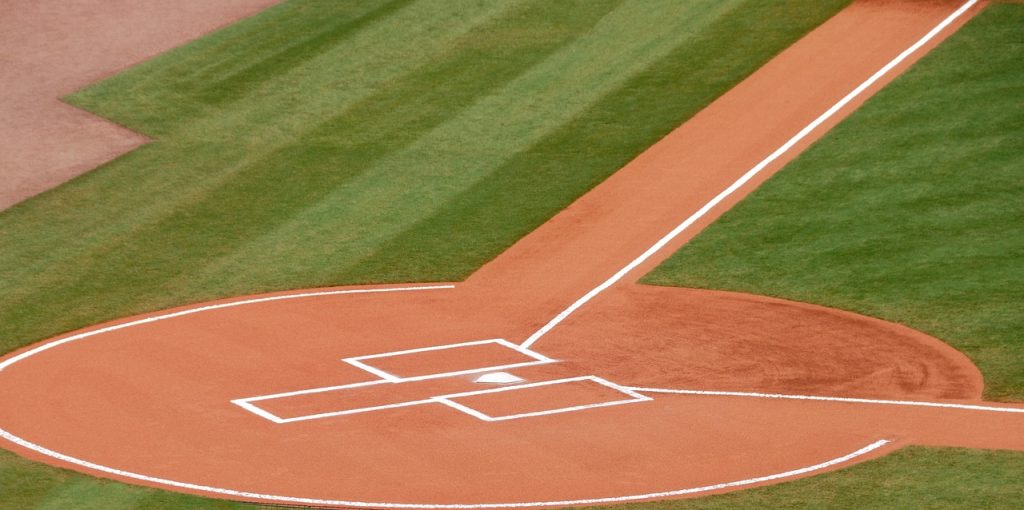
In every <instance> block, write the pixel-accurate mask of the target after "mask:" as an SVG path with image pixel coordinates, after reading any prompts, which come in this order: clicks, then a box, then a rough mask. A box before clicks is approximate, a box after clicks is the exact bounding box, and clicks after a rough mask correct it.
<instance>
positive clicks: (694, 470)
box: [0, 285, 1021, 507]
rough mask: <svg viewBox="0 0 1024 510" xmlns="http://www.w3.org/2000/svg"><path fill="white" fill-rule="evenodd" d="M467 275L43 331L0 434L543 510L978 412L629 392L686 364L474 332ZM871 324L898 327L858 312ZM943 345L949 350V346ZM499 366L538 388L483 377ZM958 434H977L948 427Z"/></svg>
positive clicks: (168, 478)
mask: <svg viewBox="0 0 1024 510" xmlns="http://www.w3.org/2000/svg"><path fill="white" fill-rule="evenodd" d="M468 287H469V288H468V289H466V291H463V290H461V289H460V288H451V286H447V285H441V286H418V287H403V288H350V289H333V290H322V291H315V292H307V293H299V294H278V295H271V296H261V297H255V298H248V299H242V300H232V301H225V302H218V303H210V304H206V305H201V306H195V307H189V308H183V309H178V310H171V311H168V312H164V313H161V314H158V315H150V316H144V317H139V318H135V319H130V320H126V321H121V322H118V323H114V324H110V325H105V326H101V327H98V328H93V329H90V330H86V331H83V332H80V333H77V334H74V335H71V336H67V337H64V338H62V339H57V340H54V341H51V342H49V343H43V344H40V345H38V346H36V347H34V348H32V349H29V350H26V351H24V352H22V353H18V354H15V355H14V356H11V357H8V358H7V359H6V360H5V361H4V362H3V364H2V371H0V396H2V398H3V399H4V401H5V402H7V404H8V405H6V406H4V407H3V408H2V410H0V424H2V426H3V430H4V432H3V436H4V437H5V438H6V439H8V440H10V441H14V442H15V443H17V444H18V445H19V446H20V447H23V448H28V449H30V450H31V452H32V454H34V455H36V456H38V455H45V456H48V457H50V458H48V459H46V460H47V461H49V462H54V461H57V462H58V463H61V464H70V465H73V466H74V467H75V468H77V469H83V468H84V469H86V470H87V471H92V472H97V471H98V474H101V475H105V476H113V477H116V478H120V479H127V480H129V481H133V482H136V483H144V484H149V485H156V486H163V487H171V488H177V489H180V490H186V491H192V492H203V493H213V494H214V495H225V496H230V497H235V498H240V499H253V500H275V501H280V502H302V503H310V504H324V505H330V504H335V505H365V506H374V507H385V506H420V505H426V506H428V507H429V506H436V507H442V506H453V505H454V506H470V507H485V506H523V505H525V506H544V505H565V504H585V503H600V502H614V501H629V500H633V499H648V498H657V497H669V496H684V495H690V494H699V493H706V492H711V491H722V490H729V489H736V488H742V487H746V486H750V485H754V484H758V483H767V482H771V481H776V480H780V479H787V478H792V477H794V476H800V475H805V474H813V473H815V472H818V471H821V470H824V469H828V468H833V467H838V466H840V465H842V464H845V463H849V462H851V461H853V460H862V459H863V458H869V457H870V456H872V455H876V454H879V453H881V452H882V451H884V450H886V446H887V445H889V444H891V442H893V441H895V442H897V443H898V442H901V441H903V442H905V441H908V440H912V439H913V438H914V435H915V434H917V432H916V431H917V430H918V429H921V430H927V426H926V425H925V423H927V422H929V421H934V420H936V419H941V420H945V421H948V422H952V423H956V422H958V420H959V421H963V419H962V417H963V416H964V415H966V414H971V413H967V412H965V411H964V410H961V409H938V410H933V409H914V408H902V407H895V406H880V405H875V406H868V405H865V406H861V405H859V404H854V403H851V402H842V401H803V400H780V399H773V398H742V397H736V396H731V395H713V394H668V393H659V392H656V391H647V390H644V389H634V388H635V387H633V386H632V384H634V383H636V382H643V383H644V384H646V385H652V384H659V383H661V384H665V385H671V384H677V383H678V382H679V381H678V379H677V377H678V376H673V374H678V373H679V372H683V371H685V365H686V364H684V363H679V364H677V366H675V370H670V369H669V368H671V367H670V366H669V365H671V364H672V363H671V362H670V361H668V360H663V361H661V362H658V363H653V364H652V363H651V360H646V359H643V358H642V357H641V358H639V359H640V363H639V364H638V365H634V366H628V365H629V363H628V362H624V361H623V360H621V359H619V358H618V357H617V356H616V355H615V354H614V353H613V351H612V350H611V347H609V348H608V349H607V350H604V351H601V350H600V349H594V348H591V349H589V350H586V353H587V354H586V356H587V357H580V356H575V357H569V356H564V357H563V356H561V354H565V353H566V352H567V351H570V350H572V348H573V345H572V344H570V343H569V342H566V341H565V340H564V338H565V337H567V336H571V337H574V338H579V339H581V340H584V341H585V340H587V339H588V338H594V339H597V338H599V332H600V331H602V330H605V329H606V328H607V324H600V323H599V321H590V320H585V321H579V323H575V324H567V325H566V327H565V329H563V330H561V331H560V333H559V334H560V335H561V336H560V337H556V336H553V337H551V338H550V339H549V340H550V341H551V347H552V349H549V350H547V351H545V350H544V349H536V350H534V349H524V348H522V347H520V346H519V345H518V344H515V343H512V342H509V341H507V340H502V339H495V338H484V337H481V336H480V335H477V334H475V333H477V332H479V330H480V329H487V327H486V326H485V325H481V324H479V323H478V322H477V321H476V320H465V321H463V323H461V324H460V323H459V322H458V321H457V319H458V317H460V316H462V317H465V316H467V315H468V316H470V317H473V316H474V315H475V314H473V313H472V312H474V309H473V307H472V305H471V303H473V302H477V303H479V302H481V300H479V299H477V298H476V297H475V296H474V295H473V294H475V291H474V290H473V289H472V287H471V286H468ZM642 291H643V290H642ZM684 294H685V292H684ZM712 294H714V293H712ZM612 297H613V298H614V297H615V296H612ZM708 298H709V299H712V300H713V298H714V297H713V296H709V297H708ZM621 299H625V300H626V301H635V300H636V299H637V297H636V296H635V295H634V294H631V293H627V294H624V295H623V296H620V297H618V299H611V300H609V302H608V305H609V306H611V307H613V309H614V307H615V305H614V303H615V302H616V301H618V300H621ZM735 300H736V302H738V303H743V302H756V300H755V301H750V300H746V301H744V300H743V299H738V298H737V299H735ZM780 303H781V302H780ZM792 306H793V307H794V309H795V310H797V312H794V313H801V312H800V311H799V310H801V309H803V307H802V306H801V305H799V304H793V305H792ZM754 308H756V305H752V306H751V309H754ZM466 312H469V313H468V314H467V313H466ZM816 312H817V311H816V310H808V311H806V312H805V313H803V315H804V316H803V317H802V319H800V320H801V321H802V322H806V321H808V320H813V319H811V317H813V316H814V315H815V313H816ZM835 314H840V315H842V313H841V312H835ZM817 315H818V316H820V317H822V320H825V321H829V320H832V319H830V317H832V318H834V315H831V314H820V313H818V314H817ZM626 318H627V320H632V318H631V317H629V316H628V315H627V316H626ZM834 322H835V321H834ZM861 322H862V323H863V324H860V326H859V327H861V328H864V327H866V328H869V329H870V328H875V327H876V326H877V327H880V328H881V329H879V331H887V330H889V331H890V333H891V330H892V328H896V329H899V328H898V327H896V326H892V325H886V324H885V323H881V321H873V320H871V319H867V318H863V319H862V320H861V321H852V323H853V324H857V323H861ZM588 323H589V324H592V326H587V324H588ZM876 323H878V324H876ZM887 328H888V329H887ZM736 329H737V331H738V333H737V338H743V337H745V336H747V335H750V334H753V333H752V331H751V330H750V327H749V326H743V325H738V326H737V327H736ZM876 329H877V328H876ZM908 331H909V330H908ZM857 332H858V334H862V333H863V332H864V330H863V329H858V330H857ZM664 335H665V337H666V338H672V337H674V333H673V332H672V331H666V332H664ZM837 335H839V336H842V333H841V331H837ZM481 338H482V339H481ZM876 338H879V339H884V340H886V341H888V342H893V341H894V340H895V341H898V342H903V343H907V344H915V345H911V349H910V350H908V351H907V352H914V350H915V349H919V348H921V347H922V346H921V345H916V344H920V343H921V342H920V341H921V340H922V339H924V340H923V343H924V344H925V345H924V348H929V346H928V345H926V344H928V343H929V342H930V341H931V340H928V339H927V337H924V336H923V335H920V334H915V333H913V332H910V333H908V334H907V335H904V337H903V339H902V340H901V339H900V337H899V336H898V335H894V334H888V335H885V336H880V335H876ZM628 340H629V339H626V342H625V343H624V345H628V344H630V342H628ZM859 347H860V346H858V348H859ZM931 347H934V348H935V349H937V350H936V351H935V352H936V353H938V354H937V357H938V358H942V352H943V349H944V348H943V347H942V345H941V343H939V342H937V341H935V345H934V346H931ZM641 348H642V347H641ZM945 349H948V348H945ZM839 351H842V349H839ZM948 351H949V352H953V353H955V351H952V350H951V349H948ZM547 352H550V353H555V354H556V355H555V356H549V355H548V354H547ZM840 354H841V355H842V353H841V352H840ZM589 356H594V357H593V358H590V357H589ZM954 359H955V357H954ZM795 362H796V360H794V363H795ZM666 363H667V365H666ZM880 366H881V365H880ZM780 368H783V367H780ZM499 370H500V371H506V372H508V373H511V374H514V375H516V376H517V377H520V378H522V379H523V380H524V382H522V383H518V382H517V383H513V384H512V385H503V386H495V385H481V384H479V383H475V382H474V380H475V379H476V378H478V377H479V376H480V375H481V374H485V373H491V372H494V371H499ZM630 372H632V373H633V374H634V376H633V377H631V378H630V380H625V379H623V378H622V377H625V376H624V375H623V374H626V373H630ZM641 375H643V376H642V377H641ZM957 378H958V376H956V375H955V374H954V376H953V379H957ZM966 381H967V382H968V387H969V386H970V384H969V381H970V378H967V379H966ZM934 382H935V380H934V379H933V380H932V381H930V382H929V386H932V385H934ZM961 382H963V381H961ZM958 384H959V383H958ZM937 387H946V386H944V385H942V384H939V385H937ZM442 400H444V402H442ZM865 407H867V408H865ZM254 409H255V410H257V412H253V410H254ZM1008 410H1015V409H1012V408H1010V409H1008ZM1015 411H1020V410H1015ZM936 412H940V413H947V414H949V415H948V416H947V415H942V414H935V413H936ZM950 413H952V414H950ZM956 413H960V414H959V415H957V414H956ZM989 414H993V415H995V414H1007V413H989ZM999 418H1000V419H1002V420H1003V421H998V420H997V421H992V422H991V423H987V422H983V421H982V422H979V421H977V420H973V419H972V420H968V421H967V422H964V423H963V426H964V427H971V428H972V434H973V435H974V436H975V437H979V436H986V435H989V436H994V435H995V434H994V430H992V431H988V430H987V429H986V427H990V428H993V429H994V428H998V427H1006V426H1007V423H1010V426H1014V423H1016V422H1007V421H1006V419H1005V417H1002V416H1000V417H999ZM1017 421H1018V422H1019V421H1021V420H1017ZM986 423H987V424H986ZM1017 426H1018V427H1019V425H1017ZM944 430H946V431H947V432H948V433H950V434H952V435H956V434H964V433H965V431H964V430H958V429H957V427H955V426H952V425H949V424H947V425H945V426H944ZM964 435H966V434H964ZM929 440H932V439H929ZM939 440H941V438H940V439H939Z"/></svg>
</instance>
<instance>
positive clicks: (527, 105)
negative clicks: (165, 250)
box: [197, 1, 742, 286]
mask: <svg viewBox="0 0 1024 510" xmlns="http://www.w3.org/2000/svg"><path fill="white" fill-rule="evenodd" d="M588 5H590V4H589V3H588ZM740 5H742V4H741V3H739V2H731V3H725V2H716V3H714V5H713V8H705V7H706V6H705V5H702V4H698V3H688V4H681V3H678V2H672V1H667V2H647V3H644V4H637V3H632V2H627V3H624V4H623V5H622V6H620V7H619V8H617V9H615V10H613V11H611V12H610V13H609V14H608V15H606V16H605V17H604V18H602V19H601V20H600V22H599V23H597V24H596V25H595V26H594V28H593V30H592V31H590V32H589V33H587V34H585V35H584V36H583V37H580V38H579V39H577V40H576V41H574V42H573V43H572V44H570V45H567V46H566V47H564V48H561V49H559V51H557V52H555V53H553V54H552V55H550V56H549V57H548V58H546V59H545V60H544V61H543V62H540V63H538V64H537V65H536V66H534V68H531V69H530V70H529V71H528V72H525V73H524V74H523V75H521V76H519V77H517V78H516V79H515V80H513V81H511V82H509V83H508V84H507V85H506V86H504V87H502V88H501V89H500V90H496V91H495V93H493V94H491V95H489V96H487V97H485V98H483V99H482V100H481V101H480V102H478V103H477V104H475V105H473V107H472V108H468V109H467V110H466V111H464V112H461V113H460V115H458V116H457V117H455V118H453V119H452V120H451V121H449V122H446V123H445V124H443V125H440V126H438V127H437V129H434V130H432V131H431V132H429V133H426V134H425V135H424V136H422V137H421V138H420V139H419V140H417V141H416V142H415V143H414V144H412V145H411V146H410V147H408V148H403V149H401V150H396V151H394V152H393V153H391V154H389V155H388V156H387V157H386V158H384V159H383V160H382V161H379V162H375V163H374V164H373V166H372V168H370V169H368V170H367V171H365V172H363V173H361V174H360V175H359V176H358V177H356V178H354V179H353V180H352V181H349V182H346V183H344V185H342V186H340V187H339V188H338V189H337V190H335V191H334V192H333V193H332V194H331V195H330V197H328V198H327V199H325V200H323V201H321V202H319V203H317V204H314V205H312V206H311V207H309V208H307V209H306V210H304V211H302V212H301V214H300V215H298V216H296V217H295V218H292V219H291V220H290V221H289V222H287V223H286V224H284V225H282V226H281V227H279V228H278V229H277V230H276V231H270V232H267V233H266V234H265V235H263V236H261V237H259V238H257V239H254V240H253V241H252V242H251V243H250V244H249V246H248V247H247V248H246V249H244V250H239V251H238V252H236V253H235V254H233V255H231V256H229V257H227V258H225V260H222V261H219V262H217V263H215V264H210V265H209V266H208V267H207V268H206V269H205V270H204V271H203V273H202V276H204V277H206V276H208V277H210V278H213V279H215V281H223V279H224V278H233V277H235V276H236V275H240V274H253V273H252V271H261V269H260V268H262V274H260V275H259V278H260V279H261V280H264V281H269V282H273V283H274V285H277V286H283V285H288V282H289V281H291V280H294V279H295V278H298V277H302V275H305V276H306V277H309V276H310V275H312V274H318V275H319V279H318V281H322V282H325V283H326V282H338V281H349V282H363V281H366V280H365V278H366V277H365V275H364V276H360V275H355V274H352V273H350V275H351V279H347V278H344V277H343V278H342V279H339V274H340V272H341V271H344V270H345V268H347V267H348V266H351V265H353V264H354V263H356V262H357V261H359V260H360V259H361V258H362V257H364V256H365V255H366V254H368V253H371V252H372V251H375V250H379V246H380V245H381V244H383V243H387V242H388V241H389V240H390V239H391V238H392V237H394V236H395V235H399V234H400V233H401V232H402V231H403V230H404V229H406V228H408V227H409V226H411V225H413V224H415V223H416V222H417V221H418V220H419V219H420V218H423V217H425V216H427V215H429V214H431V213H432V212H433V211H436V210H437V209H438V208H440V207H444V206H445V204H446V203H447V202H448V201H450V200H452V199H453V198H455V197H457V196H458V195H459V194H460V193H464V192H465V190H467V189H470V188H471V187H472V186H473V185H474V184H475V183H476V182H477V181H479V180H480V179H485V178H487V176H488V175H490V174H491V173H493V172H494V171H495V170H496V169H500V168H502V166H503V165H504V164H505V163H506V162H507V161H509V160H510V159H512V158H514V157H516V155H517V154H520V153H522V152H523V151H525V150H527V149H528V147H530V146H531V145H533V144H535V143H541V141H543V140H545V139H546V138H548V137H551V136H552V135H553V133H556V132H557V131H558V130H559V129H562V127H563V126H564V125H565V124H567V123H571V122H573V119H574V118H576V117H577V116H579V115H581V114H582V113H583V112H585V111H586V110H587V108H590V107H591V106H592V105H593V104H594V103H595V102H597V101H600V98H601V97H602V96H604V95H607V94H608V93H611V92H612V91H614V90H615V88H617V87H620V86H621V84H622V83H623V82H624V81H626V80H628V79H629V78H630V77H631V76H634V75H636V74H640V73H645V72H648V71H649V66H650V64H651V63H652V62H655V61H656V60H657V58H658V57H659V56H660V55H664V54H666V53H668V52H671V51H672V49H673V47H674V46H675V45H676V44H678V43H679V41H685V40H688V39H690V38H692V37H694V35H693V34H694V33H695V28H696V27H701V26H703V25H705V24H706V23H708V22H710V20H713V19H716V18H717V17H720V16H725V15H727V14H728V13H729V12H730V9H737V8H739V6H740ZM572 15H574V16H575V14H572ZM664 19H668V20H670V21H660V20H664ZM564 23H566V21H560V22H559V24H564ZM651 106H653V105H651ZM627 109H628V107H627ZM617 111H618V112H622V111H623V109H619V110H617ZM629 136H630V137H634V136H636V135H629ZM654 140H656V138H651V139H649V141H650V143H653V141H654ZM573 143H577V144H578V143H579V142H570V144H569V145H568V146H567V147H566V148H564V150H563V153H562V154H557V155H555V156H554V159H553V161H554V162H555V163H556V164H558V165H560V167H561V170H562V172H564V173H566V174H569V173H575V172H578V171H580V170H579V168H580V167H579V166H578V164H579V163H578V162H577V161H574V159H575V158H576V157H577V155H578V154H579V153H580V152H582V151H581V150H579V149H576V148H574V147H581V146H580V145H573ZM640 145H641V146H645V145H646V143H641V144H640ZM587 150H591V149H590V148H588V149H587ZM548 164H550V162H549V163H548ZM616 168H617V167H616ZM611 170H613V169H610V170H609V173H610V171H611ZM525 171H526V172H530V173H533V172H537V171H538V170H537V169H534V168H527V169H525ZM606 175H607V174H606ZM551 184H552V186H551V188H550V189H551V190H556V189H559V184H560V183H558V182H555V181H553V182H552V183H551ZM506 191H507V192H509V194H510V195H511V196H519V194H518V193H517V192H516V190H515V189H514V188H509V189H507V190H506ZM569 192H570V193H580V192H582V190H580V189H576V190H569ZM555 212H557V208H553V207H550V206H548V207H546V214H547V216H551V215H553V214H554V213H555ZM344 218H358V220H359V221H358V222H356V223H352V222H346V223H343V222H340V221H338V220H339V219H344ZM465 220H466V221H467V222H471V221H474V219H473V218H471V217H468V216H467V217H466V218H465ZM504 221H516V222H517V221H523V218H514V217H513V218H508V219H507V220H504ZM456 228H459V229H461V228H462V227H461V226H457V227H456ZM296 235H301V236H304V237H305V239H307V240H308V242H303V243H289V242H282V241H283V240H286V239H292V238H294V237H295V236H296ZM433 235H434V237H435V238H437V239H444V238H446V237H448V236H450V235H451V232H450V231H442V230H438V231H435V232H434V234H433ZM484 235H485V236H487V237H491V236H493V235H494V234H492V233H489V232H488V233H485V234H484ZM497 235H500V236H502V237H503V239H504V241H503V243H504V245H505V246H509V245H511V243H512V242H514V241H515V239H516V237H514V236H512V235H510V233H509V232H508V231H500V230H499V231H498V232H497ZM317 240H320V243H319V244H318V245H316V242H317ZM484 242H486V239H483V238H482V239H479V240H476V241H474V242H471V243H468V244H463V245H461V246H462V249H463V250H468V252H467V253H464V254H463V255H462V256H464V257H467V258H469V257H473V256H474V255H475V254H474V252H475V251H476V249H477V247H478V246H480V245H481V244H482V243H484ZM310 245H316V246H317V248H314V249H318V250H320V251H319V253H317V254H316V260H318V261H324V260H326V261H328V262H329V263H327V264H322V263H320V262H316V263H310V262H312V261H313V260H314V259H313V258H311V257H310V253H308V251H307V250H308V249H309V246H310ZM449 249H451V246H449ZM283 260H287V261H290V264H289V265H288V266H287V267H280V266H281V265H280V263H279V262H278V261H283ZM464 267H465V266H464ZM243 271H244V272H245V273H243ZM468 274H469V271H466V272H464V273H462V274H461V275H458V274H456V275H457V276H455V277H454V278H455V279H460V278H462V277H465V276H466V275H468ZM410 276H411V275H410ZM427 276H430V275H427ZM197 277H198V276H197ZM423 278H425V277H424V276H418V277H414V279H416V280H420V279H423Z"/></svg>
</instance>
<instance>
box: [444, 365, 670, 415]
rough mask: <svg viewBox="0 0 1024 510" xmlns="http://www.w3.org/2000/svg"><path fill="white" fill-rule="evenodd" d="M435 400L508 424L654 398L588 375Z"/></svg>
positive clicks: (468, 412)
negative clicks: (535, 417)
mask: <svg viewBox="0 0 1024 510" xmlns="http://www.w3.org/2000/svg"><path fill="white" fill-rule="evenodd" d="M432 400H434V401H435V402H439V403H442V404H445V405H447V406H450V407H452V408H455V409H458V410H459V411H462V412H464V413H466V414H469V415H470V416H473V417H475V418H479V419H481V420H484V421H505V420H515V419H518V418H529V417H533V416H545V415H549V414H559V413H568V412H573V411H583V410H587V409H594V408H598V407H608V406H615V405H622V404H632V403H636V402H643V401H645V400H651V398H650V397H647V396H644V395H641V394H639V393H637V392H635V391H633V390H630V389H628V388H624V387H622V386H619V385H618V384H615V383H613V382H611V381H607V380H605V379H602V378H600V377H597V376H593V375H585V376H580V377H570V378H567V379H555V380H552V381H543V382H537V383H531V384H520V385H517V386H506V387H503V388H494V389H488V390H479V391H467V392H463V393H452V394H448V395H442V396H439V397H434V398H433V399H432Z"/></svg>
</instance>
